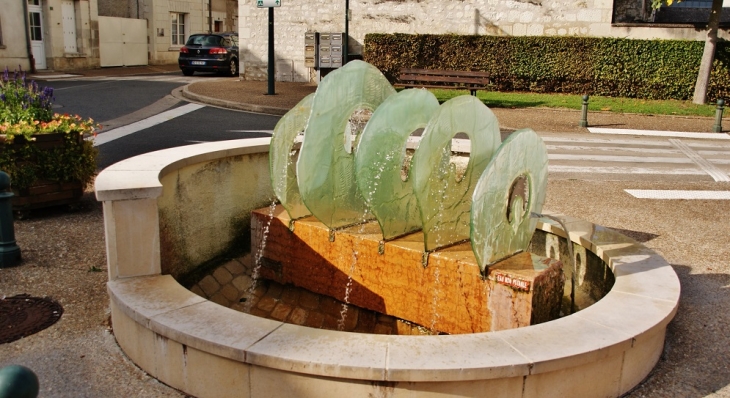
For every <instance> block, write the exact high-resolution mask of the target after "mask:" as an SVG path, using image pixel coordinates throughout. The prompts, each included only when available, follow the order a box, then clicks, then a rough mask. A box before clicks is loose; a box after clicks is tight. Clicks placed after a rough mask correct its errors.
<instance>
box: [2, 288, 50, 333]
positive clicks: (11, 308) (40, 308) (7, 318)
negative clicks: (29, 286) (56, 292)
mask: <svg viewBox="0 0 730 398" xmlns="http://www.w3.org/2000/svg"><path fill="white" fill-rule="evenodd" d="M62 314H63V307H61V304H58V303H57V302H55V301H53V300H51V299H50V298H48V297H44V298H40V297H31V296H29V295H27V294H19V295H17V296H13V297H6V298H4V299H0V344H5V343H10V342H12V341H15V340H18V339H21V338H23V337H26V336H30V335H31V334H34V333H38V332H40V331H41V330H43V329H45V328H47V327H49V326H51V325H53V324H54V323H56V322H57V321H58V320H59V319H61V315H62Z"/></svg>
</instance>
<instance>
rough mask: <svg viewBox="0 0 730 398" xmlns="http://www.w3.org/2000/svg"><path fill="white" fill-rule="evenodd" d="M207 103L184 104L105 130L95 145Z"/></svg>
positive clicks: (96, 139)
mask: <svg viewBox="0 0 730 398" xmlns="http://www.w3.org/2000/svg"><path fill="white" fill-rule="evenodd" d="M204 107H205V105H199V104H188V105H183V106H181V107H178V108H174V109H170V110H169V111H165V112H162V113H159V114H157V115H155V116H152V117H148V118H147V119H143V120H140V121H138V122H135V123H132V124H128V125H126V126H122V127H119V128H116V129H113V130H109V131H107V132H103V133H101V134H99V135H97V136H96V138H94V146H99V145H102V144H106V143H107V142H110V141H114V140H116V139H118V138H122V137H124V136H127V135H129V134H133V133H136V132H138V131H140V130H144V129H146V128H150V127H152V126H156V125H158V124H160V123H164V122H166V121H168V120H172V119H174V118H176V117H179V116H182V115H185V114H187V113H190V112H193V111H196V110H198V109H200V108H204Z"/></svg>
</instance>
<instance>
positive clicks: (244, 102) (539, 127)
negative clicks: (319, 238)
mask: <svg viewBox="0 0 730 398" xmlns="http://www.w3.org/2000/svg"><path fill="white" fill-rule="evenodd" d="M275 88H276V90H275V92H276V95H266V92H267V83H266V82H260V81H259V82H255V81H237V80H233V79H216V80H210V81H200V82H195V83H192V84H190V85H189V86H186V87H185V89H184V91H183V95H184V96H185V97H186V98H188V99H190V100H192V101H198V102H202V103H207V104H212V105H216V106H221V107H225V108H231V109H240V110H248V111H253V112H261V113H269V114H274V115H283V114H284V113H286V111H288V110H289V109H291V108H292V107H294V105H296V104H297V102H299V101H300V100H301V99H302V98H304V97H305V96H306V95H307V94H309V93H312V92H314V91H315V90H316V89H317V86H316V85H314V84H308V83H292V82H276V87H275ZM492 111H493V112H494V114H495V115H496V116H497V120H499V124H500V126H501V127H502V128H503V129H506V130H515V129H520V128H526V127H529V128H531V129H533V130H535V131H537V132H552V133H585V134H587V133H588V130H587V129H585V128H582V127H578V123H579V121H580V116H581V115H580V111H579V110H566V109H550V108H519V109H511V108H492ZM726 116H727V114H726ZM729 118H730V117H726V118H725V119H726V122H725V124H724V127H725V131H726V132H727V131H730V120H728V119H729ZM588 124H589V126H590V127H610V128H621V129H639V130H667V131H683V132H705V133H707V132H711V131H712V127H713V125H714V124H715V120H714V118H711V117H686V116H663V115H639V114H624V113H613V112H590V113H589V115H588Z"/></svg>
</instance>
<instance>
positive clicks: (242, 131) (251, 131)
mask: <svg viewBox="0 0 730 398" xmlns="http://www.w3.org/2000/svg"><path fill="white" fill-rule="evenodd" d="M226 132H228V133H263V134H274V130H226Z"/></svg>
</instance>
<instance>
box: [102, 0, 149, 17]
mask: <svg viewBox="0 0 730 398" xmlns="http://www.w3.org/2000/svg"><path fill="white" fill-rule="evenodd" d="M97 2H98V5H99V15H100V16H102V17H117V18H139V13H138V11H139V8H138V7H137V5H138V3H139V2H138V1H137V0H97Z"/></svg>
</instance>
